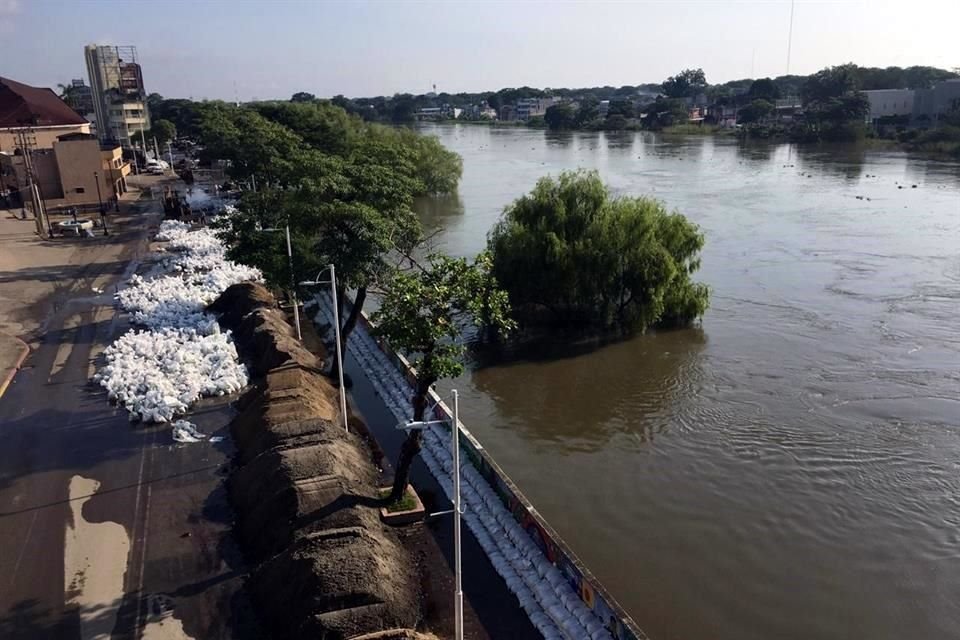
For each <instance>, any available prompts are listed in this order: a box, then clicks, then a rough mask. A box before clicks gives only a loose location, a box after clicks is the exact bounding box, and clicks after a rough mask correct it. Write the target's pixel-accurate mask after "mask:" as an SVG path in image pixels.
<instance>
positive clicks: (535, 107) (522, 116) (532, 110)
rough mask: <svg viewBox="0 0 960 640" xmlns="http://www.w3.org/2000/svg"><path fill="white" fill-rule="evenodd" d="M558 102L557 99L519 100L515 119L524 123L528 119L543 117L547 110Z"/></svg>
mask: <svg viewBox="0 0 960 640" xmlns="http://www.w3.org/2000/svg"><path fill="white" fill-rule="evenodd" d="M559 102H560V99H559V98H521V99H520V100H517V107H516V109H517V116H516V119H517V120H522V121H524V122H526V121H527V120H529V119H530V118H536V117H538V116H539V117H543V116H544V115H545V114H546V113H547V109H549V108H550V107H552V106H553V105H555V104H558V103H559Z"/></svg>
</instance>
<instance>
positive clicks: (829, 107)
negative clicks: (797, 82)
mask: <svg viewBox="0 0 960 640" xmlns="http://www.w3.org/2000/svg"><path fill="white" fill-rule="evenodd" d="M857 73H858V72H857V67H856V65H853V64H845V65H840V66H838V67H827V68H825V69H822V70H821V71H818V72H817V73H815V74H814V75H812V76H810V77H809V78H807V80H806V81H805V82H804V84H803V87H802V88H801V90H800V97H801V99H802V100H803V105H804V113H805V116H806V120H807V125H808V127H810V129H811V131H812V132H813V134H815V135H816V136H817V137H818V138H820V139H823V140H852V139H857V138H860V137H862V136H863V134H864V129H865V127H864V119H865V118H866V116H867V114H868V113H869V112H870V102H869V100H867V97H866V95H864V94H863V93H862V92H861V91H860V90H859V85H858V78H857Z"/></svg>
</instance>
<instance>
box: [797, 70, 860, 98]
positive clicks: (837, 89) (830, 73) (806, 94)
mask: <svg viewBox="0 0 960 640" xmlns="http://www.w3.org/2000/svg"><path fill="white" fill-rule="evenodd" d="M858 89H859V85H858V83H857V66H856V65H854V64H843V65H839V66H836V67H826V68H825V69H821V70H820V71H818V72H817V73H815V74H813V75H812V76H809V77H808V78H807V80H806V81H805V82H804V83H803V86H802V87H801V88H800V98H801V99H802V100H803V105H804V106H807V105H809V104H812V103H813V104H815V103H818V102H823V101H826V100H829V99H831V98H839V97H841V96H844V95H848V94H851V93H854V92H856V91H857V90H858Z"/></svg>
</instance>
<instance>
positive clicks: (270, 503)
mask: <svg viewBox="0 0 960 640" xmlns="http://www.w3.org/2000/svg"><path fill="white" fill-rule="evenodd" d="M208 310H209V311H211V312H213V313H216V314H217V316H218V319H219V321H220V323H221V325H222V326H223V327H224V328H226V329H230V330H231V331H233V336H234V340H235V342H236V344H237V347H238V350H239V352H240V355H241V357H242V358H243V360H244V362H246V364H247V366H248V367H249V369H250V373H251V376H252V377H253V378H254V379H256V380H257V382H256V384H255V385H254V386H253V387H252V388H251V390H250V391H248V392H247V393H246V394H245V395H244V396H243V397H242V398H241V400H240V401H239V403H238V409H239V412H238V415H237V416H236V418H235V419H234V421H233V423H232V425H231V431H232V434H233V438H234V441H235V443H236V447H237V463H238V467H237V468H236V470H235V471H234V472H233V474H232V475H231V477H230V480H229V483H228V487H229V493H230V499H231V501H232V503H233V506H234V511H235V513H236V532H237V535H238V538H239V540H240V543H241V546H242V547H243V549H244V552H245V553H246V555H247V557H248V559H249V560H250V562H251V564H252V565H254V566H255V567H256V568H255V569H254V570H253V572H252V573H251V578H250V581H249V587H250V590H251V593H252V595H253V598H254V601H255V602H256V603H257V605H258V607H259V609H260V612H261V614H262V615H263V617H264V619H265V621H267V622H268V623H271V626H272V627H273V628H274V629H275V631H276V637H278V638H291V639H296V640H299V639H301V638H303V639H306V638H310V639H311V640H316V639H324V638H330V639H340V638H350V637H354V636H358V635H361V634H366V633H372V632H376V631H380V630H384V629H391V628H397V627H406V628H414V627H415V626H416V623H417V621H418V619H419V611H420V607H419V587H418V584H419V582H418V579H417V576H416V575H415V570H414V569H413V564H412V562H411V560H410V558H409V557H408V555H407V553H406V552H405V550H404V549H403V548H402V547H401V545H400V544H399V542H398V541H397V538H396V536H395V534H394V533H393V532H392V531H391V530H390V529H389V528H387V527H385V526H384V525H383V523H382V522H381V521H380V519H379V511H378V507H379V504H378V500H377V470H376V469H375V468H374V466H373V464H372V462H371V454H370V451H369V449H368V447H367V446H366V444H365V443H364V441H363V440H362V439H361V438H359V437H358V436H356V435H354V434H351V433H347V432H346V431H345V430H344V429H343V427H342V426H341V425H340V423H339V420H338V411H339V409H338V401H337V390H336V389H334V388H333V387H332V386H331V385H330V383H329V382H328V381H327V379H326V378H325V377H324V376H322V375H321V374H320V367H321V365H322V363H321V362H320V360H319V359H318V358H317V357H316V356H314V355H313V354H312V353H310V352H309V351H308V350H307V349H305V348H304V347H303V346H302V344H301V343H300V341H298V340H297V339H296V337H295V336H294V333H293V330H292V328H291V327H290V325H289V323H288V322H287V321H286V319H285V318H284V315H283V313H282V312H281V311H280V309H279V308H278V306H277V302H276V299H275V298H274V297H273V295H272V294H271V293H270V292H269V291H268V290H267V289H266V288H264V287H263V286H262V285H258V284H253V283H243V284H238V285H234V286H232V287H230V288H228V289H227V290H226V291H224V293H223V294H222V295H221V296H220V297H219V298H218V299H217V300H216V301H214V302H213V303H212V304H211V305H210V307H209V309H208Z"/></svg>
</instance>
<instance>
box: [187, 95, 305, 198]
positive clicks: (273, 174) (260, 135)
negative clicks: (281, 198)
mask: <svg viewBox="0 0 960 640" xmlns="http://www.w3.org/2000/svg"><path fill="white" fill-rule="evenodd" d="M199 129H200V138H201V142H202V143H203V146H204V149H203V152H202V154H201V157H202V158H203V159H206V160H226V161H227V162H228V163H229V164H228V168H227V172H228V173H229V174H230V176H231V177H233V178H235V179H237V180H243V181H246V180H249V179H250V177H251V176H253V175H255V176H256V180H257V183H258V185H260V186H261V187H263V188H267V187H268V186H270V185H273V186H283V185H286V184H287V183H288V182H290V181H291V180H292V179H293V178H294V177H295V176H296V174H295V172H294V171H293V169H294V168H295V167H296V163H297V157H298V155H299V154H300V152H301V149H302V146H303V140H302V139H301V138H300V136H298V135H297V134H295V133H294V132H292V131H291V130H290V129H288V128H287V127H284V126H283V125H281V124H277V123H276V122H272V121H270V120H267V119H266V118H264V117H263V116H261V115H260V114H258V113H257V112H256V111H253V110H251V109H238V108H234V107H227V108H222V107H218V108H211V109H206V110H204V112H203V114H202V117H201V123H200V127H199Z"/></svg>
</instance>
